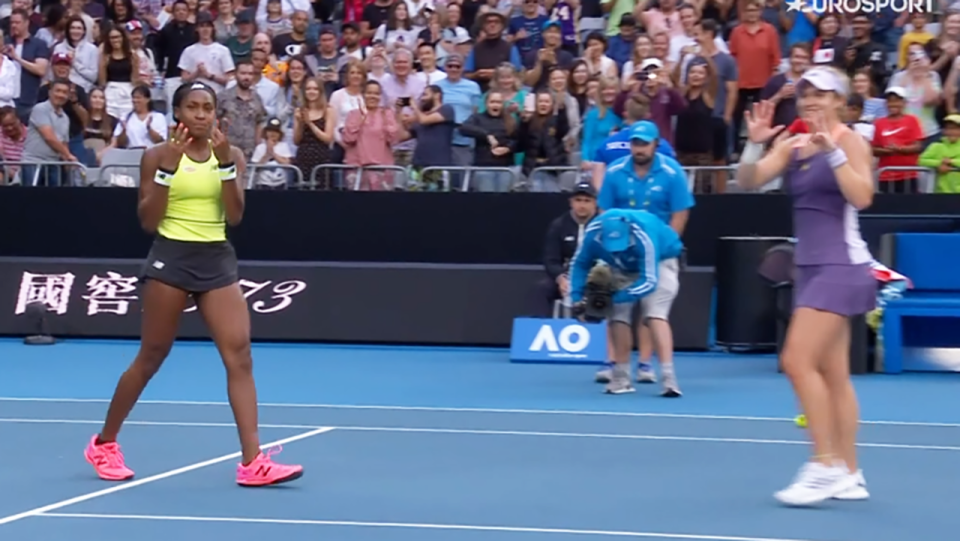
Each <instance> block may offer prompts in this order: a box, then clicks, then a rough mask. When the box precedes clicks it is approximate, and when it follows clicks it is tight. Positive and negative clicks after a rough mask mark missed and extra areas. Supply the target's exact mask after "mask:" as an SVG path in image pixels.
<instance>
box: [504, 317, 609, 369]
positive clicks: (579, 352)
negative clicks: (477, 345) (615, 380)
mask: <svg viewBox="0 0 960 541" xmlns="http://www.w3.org/2000/svg"><path fill="white" fill-rule="evenodd" d="M606 360H607V324H606V323H582V322H580V321H578V320H576V319H538V318H517V319H514V320H513V335H512V337H511V339H510V361H511V362H527V363H567V364H588V363H590V364H593V363H603V362H605V361H606Z"/></svg>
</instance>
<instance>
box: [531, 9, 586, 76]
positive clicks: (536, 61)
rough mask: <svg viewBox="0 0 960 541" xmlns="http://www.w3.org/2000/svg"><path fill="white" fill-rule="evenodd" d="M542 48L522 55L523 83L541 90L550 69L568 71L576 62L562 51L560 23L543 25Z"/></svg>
mask: <svg viewBox="0 0 960 541" xmlns="http://www.w3.org/2000/svg"><path fill="white" fill-rule="evenodd" d="M541 38H543V47H542V48H539V49H534V50H532V51H528V52H527V53H525V54H524V55H523V67H524V68H526V71H524V73H523V82H524V83H526V84H527V85H528V86H530V87H531V88H541V87H543V86H545V85H546V84H547V80H548V77H549V74H550V71H551V69H552V68H553V67H554V66H556V67H559V68H560V69H563V70H567V71H569V70H570V69H571V68H572V67H573V63H574V62H575V61H576V57H575V56H574V55H572V54H570V52H569V51H566V50H564V49H563V36H562V35H561V34H560V23H559V22H557V21H547V22H545V23H543V31H542V32H541Z"/></svg>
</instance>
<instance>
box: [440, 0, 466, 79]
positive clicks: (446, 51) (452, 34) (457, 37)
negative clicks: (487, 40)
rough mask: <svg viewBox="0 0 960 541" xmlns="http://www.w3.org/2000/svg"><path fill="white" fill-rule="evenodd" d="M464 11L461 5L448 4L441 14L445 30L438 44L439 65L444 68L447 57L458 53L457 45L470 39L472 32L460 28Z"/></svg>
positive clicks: (441, 33) (442, 31)
mask: <svg viewBox="0 0 960 541" xmlns="http://www.w3.org/2000/svg"><path fill="white" fill-rule="evenodd" d="M462 15H463V10H462V9H461V8H460V4H447V7H446V9H445V10H444V11H443V12H441V13H440V24H441V26H442V27H443V29H442V30H441V31H440V42H439V43H437V63H438V64H440V65H441V66H443V63H444V62H446V60H447V56H448V55H451V54H453V53H456V52H457V45H458V44H460V43H461V42H462V41H463V40H468V39H470V32H467V29H466V28H464V27H462V26H460V19H461V17H462Z"/></svg>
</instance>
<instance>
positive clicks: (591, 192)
mask: <svg viewBox="0 0 960 541" xmlns="http://www.w3.org/2000/svg"><path fill="white" fill-rule="evenodd" d="M575 195H586V196H588V197H596V196H597V189H596V188H594V187H593V183H592V182H587V181H583V182H578V183H577V185H576V186H574V187H573V193H572V194H571V195H570V196H571V197H573V196H575Z"/></svg>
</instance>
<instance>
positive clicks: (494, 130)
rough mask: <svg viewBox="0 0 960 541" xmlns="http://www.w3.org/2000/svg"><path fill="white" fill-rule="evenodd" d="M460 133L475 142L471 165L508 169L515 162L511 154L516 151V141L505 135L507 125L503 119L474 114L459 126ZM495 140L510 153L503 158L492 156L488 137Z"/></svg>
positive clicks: (485, 114) (484, 114)
mask: <svg viewBox="0 0 960 541" xmlns="http://www.w3.org/2000/svg"><path fill="white" fill-rule="evenodd" d="M460 133H461V134H463V135H465V136H467V137H472V138H473V139H474V140H476V142H477V146H476V148H475V150H474V159H473V165H475V166H484V165H486V166H490V167H510V166H512V165H513V164H514V162H515V160H514V157H513V152H514V150H515V149H516V141H514V140H513V137H511V136H510V135H509V134H508V133H507V125H506V123H505V122H504V120H503V117H493V116H490V115H489V114H487V113H474V114H472V115H470V118H468V119H467V120H466V122H464V123H463V124H461V125H460ZM491 135H492V136H493V137H494V138H496V140H497V142H498V143H500V146H504V147H507V148H509V149H510V152H508V153H506V154H504V155H503V156H494V155H493V152H492V150H493V149H491V148H490V142H489V141H487V137H488V136H491Z"/></svg>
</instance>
